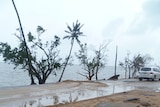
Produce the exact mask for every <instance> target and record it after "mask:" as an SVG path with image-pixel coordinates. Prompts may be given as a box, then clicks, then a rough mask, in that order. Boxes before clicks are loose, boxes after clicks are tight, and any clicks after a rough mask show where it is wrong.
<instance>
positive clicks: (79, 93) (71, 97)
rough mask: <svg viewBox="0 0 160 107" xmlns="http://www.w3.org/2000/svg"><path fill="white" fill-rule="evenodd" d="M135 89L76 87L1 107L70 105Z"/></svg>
mask: <svg viewBox="0 0 160 107" xmlns="http://www.w3.org/2000/svg"><path fill="white" fill-rule="evenodd" d="M133 89H135V88H134V87H131V86H124V85H117V84H110V85H109V86H108V87H94V89H93V88H88V87H87V86H86V87H83V88H82V87H74V88H71V89H66V91H64V92H60V91H59V92H58V91H57V92H56V94H55V93H54V94H53V95H46V96H42V97H38V98H30V99H25V100H18V101H17V102H15V101H14V102H10V103H9V104H8V103H7V104H4V105H1V107H44V106H48V105H55V104H59V103H64V104H65V103H69V102H76V101H81V100H86V99H90V98H95V97H101V96H106V95H111V94H114V93H119V92H125V91H129V90H133Z"/></svg>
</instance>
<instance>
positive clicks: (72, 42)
mask: <svg viewBox="0 0 160 107" xmlns="http://www.w3.org/2000/svg"><path fill="white" fill-rule="evenodd" d="M73 44H74V39H72V41H71V48H70V52H69V54H68V57H67V59H66V63H65V65H64V68H63V70H62V74H61V76H60V78H59V80H58V82H61V80H62V77H63V74H64V71H65V69H66V67H67V64H68V61H69V59H70V56H71V53H72V48H73Z"/></svg>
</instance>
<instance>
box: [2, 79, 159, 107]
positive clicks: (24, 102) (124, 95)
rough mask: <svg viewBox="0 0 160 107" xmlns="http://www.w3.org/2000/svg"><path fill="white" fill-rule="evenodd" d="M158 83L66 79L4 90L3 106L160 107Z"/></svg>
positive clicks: (134, 80)
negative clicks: (107, 106)
mask: <svg viewBox="0 0 160 107" xmlns="http://www.w3.org/2000/svg"><path fill="white" fill-rule="evenodd" d="M159 84H160V82H159V81H154V82H151V81H142V82H140V81H138V80H136V79H133V80H132V79H130V80H117V81H106V80H104V81H72V80H67V81H63V82H61V83H52V84H44V85H33V86H22V87H12V88H1V89H0V106H2V107H11V106H12V107H25V106H27V107H44V106H48V107H101V106H99V105H105V104H109V105H110V106H109V107H160V102H159V101H160V93H159V92H160V85H159ZM117 93H118V94H117ZM127 100H131V101H127ZM128 104H129V105H130V106H128ZM117 105H118V106H117ZM102 107H103V106H102ZM105 107H106V106H105Z"/></svg>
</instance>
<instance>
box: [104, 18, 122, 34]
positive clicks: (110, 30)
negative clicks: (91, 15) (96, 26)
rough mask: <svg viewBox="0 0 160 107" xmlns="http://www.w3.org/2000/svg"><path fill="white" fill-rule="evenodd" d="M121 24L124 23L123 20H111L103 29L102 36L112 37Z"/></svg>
mask: <svg viewBox="0 0 160 107" xmlns="http://www.w3.org/2000/svg"><path fill="white" fill-rule="evenodd" d="M123 23H124V19H122V18H118V19H115V20H112V21H111V22H109V23H108V24H107V26H106V27H105V28H104V31H103V35H104V36H114V35H115V34H116V32H117V31H118V30H119V28H120V27H121V25H122V24H123Z"/></svg>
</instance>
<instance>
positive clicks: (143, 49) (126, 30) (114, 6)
mask: <svg viewBox="0 0 160 107" xmlns="http://www.w3.org/2000/svg"><path fill="white" fill-rule="evenodd" d="M15 4H16V6H17V9H18V11H19V14H20V17H21V21H22V25H23V28H24V30H25V34H27V33H28V32H29V31H32V32H33V33H35V31H36V30H35V29H36V27H37V26H38V25H40V26H42V27H44V28H45V29H46V30H47V32H46V34H45V36H43V40H50V39H52V38H53V36H54V35H58V36H60V37H61V38H63V37H64V36H65V32H64V30H65V29H66V28H67V27H66V24H69V25H72V22H75V21H76V20H77V19H78V20H79V22H81V23H82V24H84V27H83V28H82V31H83V33H84V34H85V35H86V36H85V37H81V38H80V40H81V41H82V42H83V43H85V42H86V43H87V44H88V45H89V47H90V48H92V49H94V48H95V49H96V48H98V46H99V45H100V44H102V43H103V42H107V41H111V42H110V44H109V45H108V65H114V60H115V48H116V45H117V46H118V61H122V60H123V59H124V57H125V56H126V55H127V53H128V52H129V53H130V57H133V56H134V55H135V54H139V53H140V54H142V55H145V54H149V55H150V56H152V57H153V58H154V61H153V63H156V64H160V0H15ZM18 27H19V24H18V20H17V16H16V13H15V10H14V8H13V5H12V2H11V0H0V41H1V42H8V43H9V44H12V45H13V46H14V45H15V44H16V43H17V38H16V37H15V36H14V35H13V33H15V31H16V30H15V29H16V28H18ZM61 42H62V44H61V48H62V49H61V50H62V52H63V54H64V56H66V55H67V52H68V51H69V48H70V42H69V41H67V40H62V41H61ZM76 49H78V46H77V45H76V46H75V47H74V50H76Z"/></svg>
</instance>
